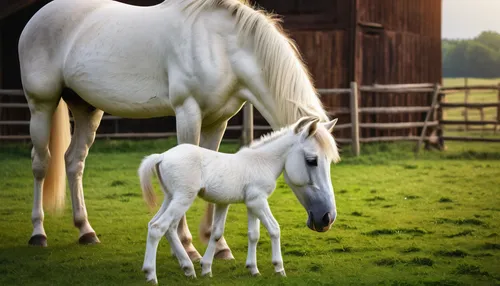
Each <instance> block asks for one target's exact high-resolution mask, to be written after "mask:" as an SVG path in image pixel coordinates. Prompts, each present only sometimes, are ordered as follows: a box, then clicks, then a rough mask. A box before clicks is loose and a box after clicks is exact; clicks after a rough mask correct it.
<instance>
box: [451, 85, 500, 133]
mask: <svg viewBox="0 0 500 286" xmlns="http://www.w3.org/2000/svg"><path fill="white" fill-rule="evenodd" d="M499 83H500V79H480V78H469V79H468V85H497V84H499ZM443 86H464V79H463V78H444V79H443ZM464 98H465V93H456V94H450V95H447V96H446V101H447V102H450V103H463V102H464ZM468 102H473V103H488V102H498V94H497V91H473V92H471V94H470V95H469V99H468ZM463 113H464V108H453V109H447V110H446V112H445V114H444V118H445V119H447V120H464V115H463ZM468 119H469V120H481V113H480V111H479V109H469V110H468ZM484 120H489V121H491V120H497V108H496V107H488V108H484ZM494 127H495V126H494V125H487V126H485V127H484V130H483V127H482V126H469V130H467V132H465V128H464V126H460V125H457V126H448V127H447V129H445V130H448V132H446V134H445V135H453V136H455V135H466V136H474V137H497V138H498V137H500V126H498V127H497V130H498V131H497V133H496V134H494V133H493V128H494ZM457 129H459V130H457Z"/></svg>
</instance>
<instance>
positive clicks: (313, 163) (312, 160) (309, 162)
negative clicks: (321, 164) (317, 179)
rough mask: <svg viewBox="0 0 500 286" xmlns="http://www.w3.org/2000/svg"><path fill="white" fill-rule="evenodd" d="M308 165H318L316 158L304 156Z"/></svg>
mask: <svg viewBox="0 0 500 286" xmlns="http://www.w3.org/2000/svg"><path fill="white" fill-rule="evenodd" d="M306 163H307V165H308V166H318V158H306Z"/></svg>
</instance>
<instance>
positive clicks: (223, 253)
mask: <svg viewBox="0 0 500 286" xmlns="http://www.w3.org/2000/svg"><path fill="white" fill-rule="evenodd" d="M215 258H216V259H222V260H233V259H234V256H233V254H232V253H231V250H229V249H222V250H219V252H217V253H216V254H215Z"/></svg>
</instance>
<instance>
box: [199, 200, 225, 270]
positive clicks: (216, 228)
mask: <svg viewBox="0 0 500 286" xmlns="http://www.w3.org/2000/svg"><path fill="white" fill-rule="evenodd" d="M228 209H229V205H221V204H216V205H215V215H214V223H213V230H212V234H211V235H210V240H209V242H208V247H207V250H206V251H205V255H203V258H202V259H201V275H202V276H209V277H212V262H213V260H214V255H215V249H216V247H217V246H216V244H217V242H218V241H219V239H221V237H222V235H223V234H224V226H225V224H226V217H227V211H228Z"/></svg>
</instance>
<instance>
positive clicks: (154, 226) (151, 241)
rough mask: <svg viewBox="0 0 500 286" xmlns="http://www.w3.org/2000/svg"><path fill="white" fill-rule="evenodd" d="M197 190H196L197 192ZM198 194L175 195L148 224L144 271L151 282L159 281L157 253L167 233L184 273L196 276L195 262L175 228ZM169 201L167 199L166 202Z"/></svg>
mask: <svg viewBox="0 0 500 286" xmlns="http://www.w3.org/2000/svg"><path fill="white" fill-rule="evenodd" d="M195 192H196V191H194V193H195ZM195 198H196V196H192V195H189V194H188V195H187V196H186V195H184V194H183V195H180V196H174V197H173V198H172V201H171V202H170V203H169V204H168V206H167V207H166V210H165V211H164V212H163V213H162V214H160V215H159V216H158V217H156V219H155V220H151V222H150V223H149V226H148V238H147V242H146V253H145V254H144V263H143V266H142V271H143V272H144V273H145V275H146V279H147V280H148V281H149V282H153V283H157V282H158V280H157V278H156V253H157V251H158V243H159V242H160V239H161V237H162V236H163V235H165V236H166V237H167V239H168V241H169V243H170V245H171V247H172V249H173V250H174V252H175V254H176V256H177V259H178V260H179V264H180V266H181V268H182V269H183V270H184V274H185V275H186V276H188V277H192V278H195V277H196V272H195V270H194V265H193V262H192V261H191V259H190V257H189V256H188V254H187V252H186V250H185V249H184V248H183V245H182V243H181V241H180V239H179V237H178V236H177V234H176V231H175V229H174V228H173V227H174V226H175V225H176V224H177V223H178V222H179V220H180V219H181V217H182V216H183V215H184V214H185V213H186V211H187V210H188V209H189V207H190V206H191V204H192V203H193V201H194V199H195ZM166 203H167V202H166V201H165V202H164V204H166Z"/></svg>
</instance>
